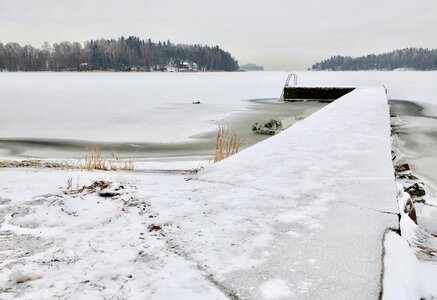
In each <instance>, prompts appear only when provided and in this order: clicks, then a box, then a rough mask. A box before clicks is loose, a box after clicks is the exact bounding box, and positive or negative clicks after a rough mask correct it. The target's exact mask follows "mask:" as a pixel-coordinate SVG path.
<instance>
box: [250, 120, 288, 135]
mask: <svg viewBox="0 0 437 300" xmlns="http://www.w3.org/2000/svg"><path fill="white" fill-rule="evenodd" d="M280 130H282V122H281V121H277V120H273V119H272V120H270V121H268V122H267V123H264V124H258V123H255V124H253V125H252V132H253V133H256V134H265V135H275V134H276V132H278V131H280Z"/></svg>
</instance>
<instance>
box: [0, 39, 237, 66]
mask: <svg viewBox="0 0 437 300" xmlns="http://www.w3.org/2000/svg"><path fill="white" fill-rule="evenodd" d="M238 69H239V66H238V61H237V60H235V58H233V57H232V55H231V54H230V53H229V52H226V51H225V50H223V49H221V48H220V47H218V46H215V47H210V46H203V45H186V44H172V43H171V42H170V41H166V42H153V41H152V40H150V39H147V40H142V39H140V38H139V37H135V36H130V37H128V38H124V37H121V38H118V39H97V40H89V41H86V42H85V43H83V44H81V43H78V42H61V43H54V44H53V45H50V44H49V43H44V44H43V45H42V47H41V48H35V47H33V46H31V45H24V46H21V45H20V44H18V43H7V44H2V43H1V42H0V71H146V72H148V71H236V70H238Z"/></svg>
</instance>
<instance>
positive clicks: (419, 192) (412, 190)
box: [404, 183, 426, 197]
mask: <svg viewBox="0 0 437 300" xmlns="http://www.w3.org/2000/svg"><path fill="white" fill-rule="evenodd" d="M404 191H405V192H407V193H408V194H410V196H411V197H422V196H425V194H426V193H425V190H424V189H423V187H421V186H420V185H419V184H418V183H415V184H413V185H411V186H409V187H407V188H405V189H404Z"/></svg>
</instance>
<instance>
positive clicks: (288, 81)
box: [279, 73, 297, 101]
mask: <svg viewBox="0 0 437 300" xmlns="http://www.w3.org/2000/svg"><path fill="white" fill-rule="evenodd" d="M291 77H293V85H294V86H296V85H297V74H294V73H290V74H288V76H287V80H286V81H285V84H284V88H283V89H282V94H281V97H280V98H279V101H284V89H285V88H286V87H288V86H289V84H290V79H291Z"/></svg>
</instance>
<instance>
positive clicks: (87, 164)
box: [79, 146, 134, 171]
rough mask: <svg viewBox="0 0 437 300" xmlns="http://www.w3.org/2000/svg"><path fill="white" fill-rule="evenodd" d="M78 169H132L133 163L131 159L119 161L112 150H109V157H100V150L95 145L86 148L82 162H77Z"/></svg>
mask: <svg viewBox="0 0 437 300" xmlns="http://www.w3.org/2000/svg"><path fill="white" fill-rule="evenodd" d="M79 169H82V170H87V171H91V170H101V171H117V170H122V171H133V169H134V164H133V162H132V161H131V160H128V161H121V160H119V158H118V157H117V155H116V153H115V152H114V151H112V152H111V158H110V159H105V158H102V155H101V152H100V150H99V149H98V148H97V147H95V146H94V147H91V148H87V149H86V152H85V158H84V159H83V162H80V163H79Z"/></svg>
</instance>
